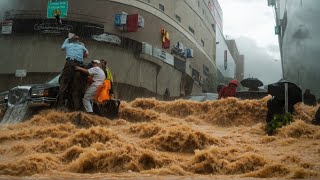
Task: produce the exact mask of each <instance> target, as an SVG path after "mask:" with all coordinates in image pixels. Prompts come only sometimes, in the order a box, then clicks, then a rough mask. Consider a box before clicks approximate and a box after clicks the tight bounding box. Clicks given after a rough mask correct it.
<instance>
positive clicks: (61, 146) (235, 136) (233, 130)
mask: <svg viewBox="0 0 320 180" xmlns="http://www.w3.org/2000/svg"><path fill="white" fill-rule="evenodd" d="M267 100H268V98H264V99H261V100H237V99H235V98H229V99H225V100H220V101H211V102H203V103H199V102H192V101H185V100H177V101H172V102H161V101H157V100H155V99H136V100H135V101H133V102H131V103H125V102H124V103H123V104H122V105H121V107H120V116H119V119H116V120H109V119H106V118H102V117H98V116H92V115H87V114H85V113H79V112H72V113H63V112H58V111H53V110H50V111H43V112H41V113H40V114H38V115H35V116H34V117H33V118H32V119H30V120H27V121H25V122H22V123H18V124H13V125H3V126H1V127H0V175H2V178H3V177H9V176H15V177H22V176H32V178H46V177H49V178H50V177H56V178H62V179H64V178H65V179H70V178H71V179H77V178H84V177H85V178H87V179H88V178H101V179H103V178H107V177H109V178H110V177H114V178H121V177H122V178H138V177H141V176H142V177H159V176H162V177H176V178H179V177H186V176H187V177H197V178H198V177H199V178H201V177H202V178H203V177H204V178H219V177H223V178H227V179H228V178H230V179H232V178H317V177H319V175H320V126H314V125H311V124H310V122H311V120H312V118H313V116H314V114H315V111H316V109H317V108H316V107H308V106H305V105H303V104H298V105H297V106H296V112H295V115H294V120H295V122H294V123H292V124H291V125H288V126H286V127H283V128H280V129H278V130H277V134H276V135H275V136H267V135H266V134H265V131H264V127H265V118H266V112H267V108H266V103H267ZM0 178H1V176H0ZM155 179H156V178H155Z"/></svg>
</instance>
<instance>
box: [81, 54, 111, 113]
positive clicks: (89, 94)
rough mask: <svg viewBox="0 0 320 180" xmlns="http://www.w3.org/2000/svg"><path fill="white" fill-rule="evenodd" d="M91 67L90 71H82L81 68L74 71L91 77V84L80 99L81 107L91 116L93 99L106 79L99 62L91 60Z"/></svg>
mask: <svg viewBox="0 0 320 180" xmlns="http://www.w3.org/2000/svg"><path fill="white" fill-rule="evenodd" d="M91 64H92V67H91V68H90V69H84V68H82V67H79V66H76V68H75V69H76V70H77V71H80V72H82V73H84V74H86V75H89V76H91V77H92V83H91V84H90V86H89V87H88V89H87V90H86V92H85V94H84V97H83V99H82V102H83V106H84V108H85V110H86V112H87V113H90V114H93V107H92V104H93V102H92V101H93V99H94V97H95V95H96V92H97V90H98V88H99V86H100V85H102V84H103V82H104V80H105V79H106V76H105V74H104V72H103V70H102V65H101V62H100V61H99V60H93V61H92V62H91Z"/></svg>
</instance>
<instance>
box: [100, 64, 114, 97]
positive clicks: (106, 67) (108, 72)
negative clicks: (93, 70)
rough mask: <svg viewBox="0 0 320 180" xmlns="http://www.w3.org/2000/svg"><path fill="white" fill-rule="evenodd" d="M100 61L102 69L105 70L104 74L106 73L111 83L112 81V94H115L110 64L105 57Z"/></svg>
mask: <svg viewBox="0 0 320 180" xmlns="http://www.w3.org/2000/svg"><path fill="white" fill-rule="evenodd" d="M100 62H101V67H102V70H103V71H104V74H105V75H106V79H107V80H109V81H110V83H111V89H110V95H111V96H114V91H113V77H112V73H111V71H110V69H109V67H108V66H107V65H108V61H107V60H104V59H101V60H100Z"/></svg>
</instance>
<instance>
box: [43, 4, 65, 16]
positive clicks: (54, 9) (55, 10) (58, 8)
mask: <svg viewBox="0 0 320 180" xmlns="http://www.w3.org/2000/svg"><path fill="white" fill-rule="evenodd" d="M67 13H68V0H50V1H49V2H48V11H47V18H55V16H56V15H60V18H66V17H67Z"/></svg>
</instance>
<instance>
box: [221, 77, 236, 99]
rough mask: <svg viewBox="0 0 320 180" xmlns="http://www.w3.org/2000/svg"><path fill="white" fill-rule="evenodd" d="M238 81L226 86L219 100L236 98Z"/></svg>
mask: <svg viewBox="0 0 320 180" xmlns="http://www.w3.org/2000/svg"><path fill="white" fill-rule="evenodd" d="M237 86H238V81H237V80H235V79H234V80H231V81H230V83H229V84H228V85H227V86H224V87H223V88H222V89H221V90H220V92H219V99H222V98H228V97H235V96H236V93H237Z"/></svg>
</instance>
